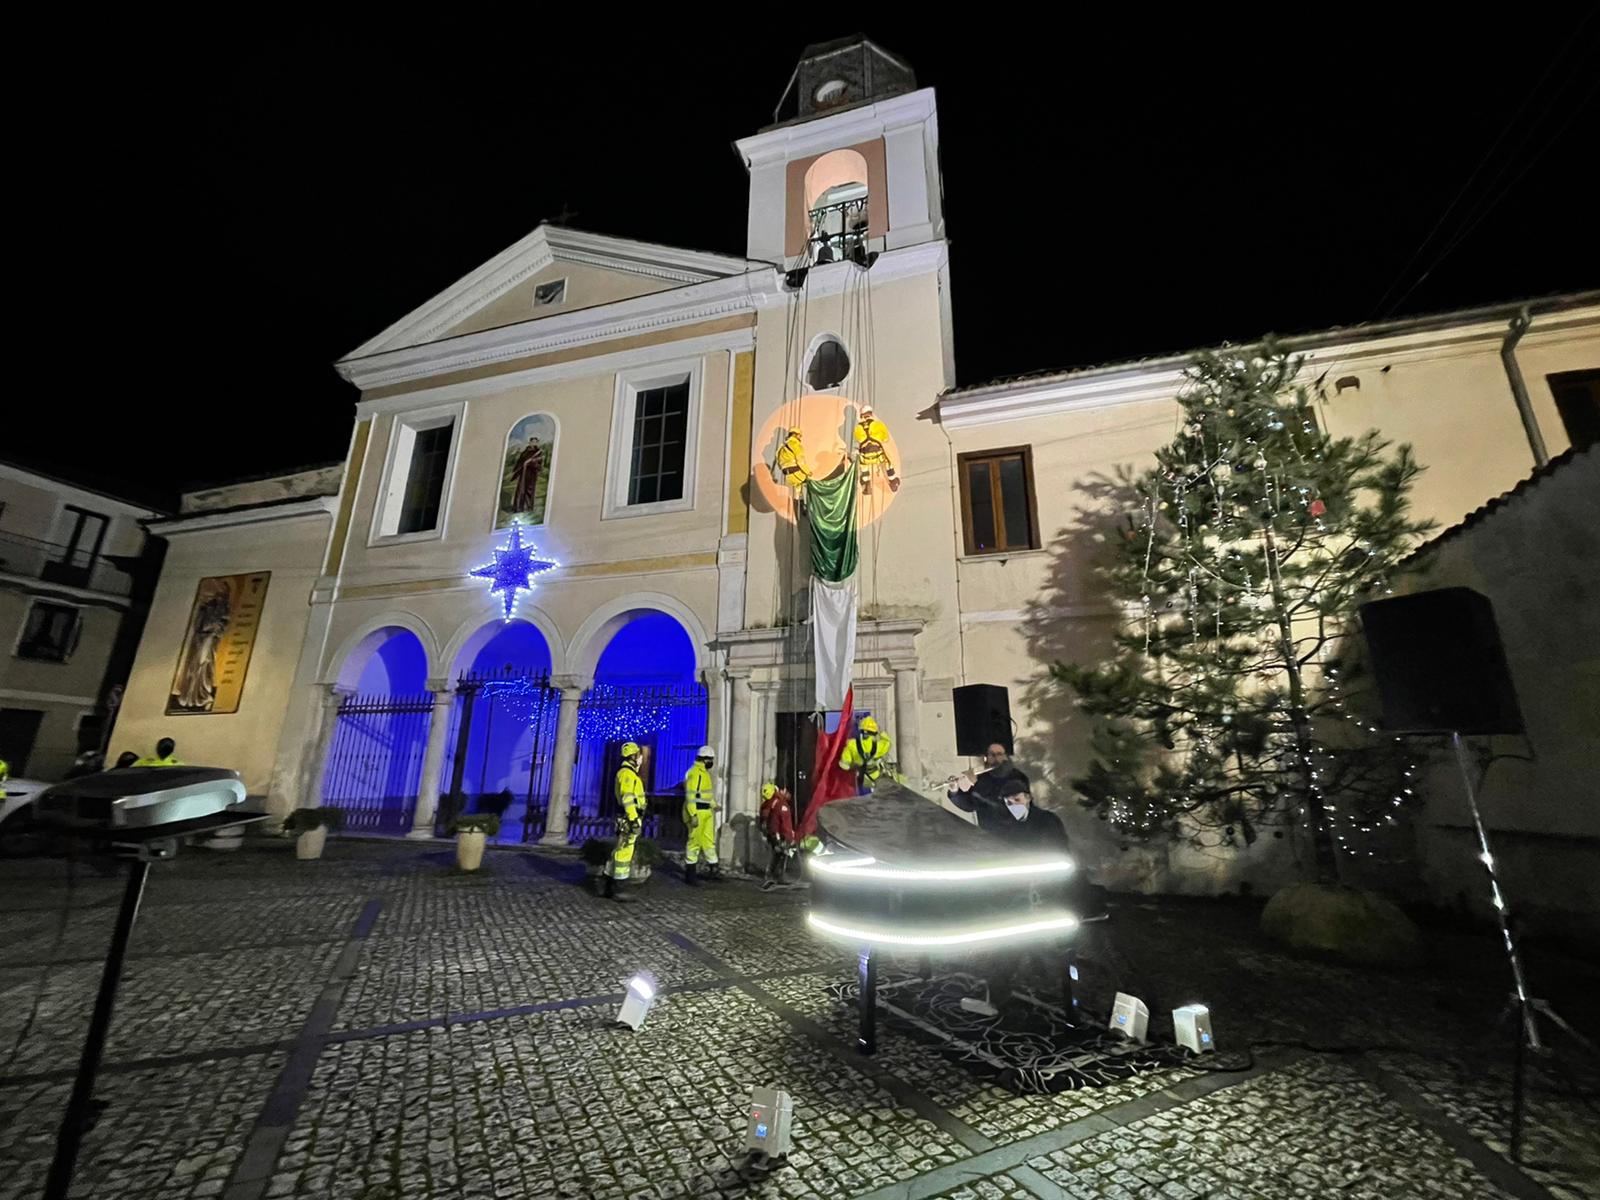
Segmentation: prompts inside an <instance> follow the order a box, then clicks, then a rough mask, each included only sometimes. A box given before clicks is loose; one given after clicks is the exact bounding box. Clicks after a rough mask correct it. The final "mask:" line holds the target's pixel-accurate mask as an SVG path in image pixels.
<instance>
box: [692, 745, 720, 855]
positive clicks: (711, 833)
mask: <svg viewBox="0 0 1600 1200" xmlns="http://www.w3.org/2000/svg"><path fill="white" fill-rule="evenodd" d="M715 755H716V752H715V751H714V750H712V749H711V747H710V746H701V747H700V749H699V751H698V752H697V753H696V754H695V756H694V765H693V766H692V767H690V768H689V773H688V774H687V775H685V776H684V777H683V825H684V828H685V829H687V830H688V831H689V840H688V843H687V844H686V845H685V847H684V851H683V881H684V882H685V883H687V884H691V885H698V884H699V883H700V868H699V865H698V864H699V862H700V857H701V855H704V856H705V860H706V875H707V876H709V877H710V878H712V879H716V878H717V877H718V875H719V873H720V867H719V866H718V864H717V801H716V796H715V793H714V791H713V787H712V782H711V764H712V762H713V760H714V758H715Z"/></svg>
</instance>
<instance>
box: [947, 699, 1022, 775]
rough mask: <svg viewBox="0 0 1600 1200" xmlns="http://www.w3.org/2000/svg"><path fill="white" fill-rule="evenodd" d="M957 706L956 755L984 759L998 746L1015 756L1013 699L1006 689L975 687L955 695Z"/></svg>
mask: <svg viewBox="0 0 1600 1200" xmlns="http://www.w3.org/2000/svg"><path fill="white" fill-rule="evenodd" d="M951 695H952V697H953V698H954V699H955V702H956V753H957V754H969V755H973V756H975V757H979V758H981V757H982V756H983V753H984V751H986V750H987V749H988V748H989V747H990V745H992V744H993V743H995V742H999V743H1000V744H1001V745H1002V746H1004V747H1005V748H1006V753H1007V754H1010V753H1012V746H1011V699H1010V694H1009V693H1008V692H1007V691H1006V689H1005V688H1003V687H997V686H996V685H994V684H992V683H973V684H968V685H967V686H966V687H958V688H956V689H954V691H953V692H952V693H951Z"/></svg>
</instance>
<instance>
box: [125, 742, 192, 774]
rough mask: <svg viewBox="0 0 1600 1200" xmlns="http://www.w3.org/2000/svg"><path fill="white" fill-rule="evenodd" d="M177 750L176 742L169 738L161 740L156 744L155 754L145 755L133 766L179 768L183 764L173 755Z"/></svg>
mask: <svg viewBox="0 0 1600 1200" xmlns="http://www.w3.org/2000/svg"><path fill="white" fill-rule="evenodd" d="M177 748H178V743H177V742H175V741H173V740H172V739H171V738H162V739H161V740H160V741H159V742H157V743H156V752H155V754H153V755H146V756H145V757H144V758H141V759H138V760H137V761H135V762H134V764H133V765H134V766H136V767H181V766H182V765H183V764H182V763H180V762H179V761H178V760H177V758H175V757H174V755H173V751H175V750H177Z"/></svg>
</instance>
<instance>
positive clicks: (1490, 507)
mask: <svg viewBox="0 0 1600 1200" xmlns="http://www.w3.org/2000/svg"><path fill="white" fill-rule="evenodd" d="M1597 453H1600V448H1597V446H1587V447H1583V448H1579V447H1577V446H1574V447H1572V448H1571V449H1569V450H1564V451H1562V452H1561V453H1560V454H1558V455H1556V456H1555V457H1554V458H1552V459H1551V460H1550V461H1549V462H1547V463H1545V464H1544V466H1542V467H1539V468H1538V469H1537V470H1535V471H1534V472H1533V474H1532V475H1529V476H1528V477H1527V478H1526V479H1524V480H1523V481H1522V482H1521V483H1519V484H1517V486H1516V487H1514V488H1512V489H1511V490H1510V491H1509V492H1501V493H1500V494H1499V495H1498V496H1496V497H1494V499H1492V500H1490V501H1488V502H1487V503H1486V504H1484V505H1482V506H1480V507H1478V508H1475V509H1473V510H1472V511H1471V512H1469V513H1468V514H1467V515H1466V516H1464V517H1462V518H1461V520H1459V521H1457V522H1456V523H1455V524H1454V525H1452V526H1450V528H1448V529H1445V530H1441V531H1440V532H1439V533H1436V534H1434V535H1433V537H1431V538H1429V539H1428V540H1427V541H1425V542H1423V543H1422V545H1420V546H1418V547H1417V548H1416V549H1415V550H1413V551H1412V552H1411V553H1410V554H1408V555H1406V557H1405V558H1404V559H1402V560H1401V562H1400V566H1402V567H1404V566H1406V565H1408V564H1410V563H1411V562H1413V561H1415V560H1416V559H1418V558H1421V557H1422V556H1423V555H1425V554H1429V553H1431V552H1432V551H1434V550H1436V549H1438V547H1439V546H1440V544H1441V543H1443V542H1447V541H1449V540H1450V539H1451V538H1453V537H1456V536H1457V535H1458V534H1462V533H1465V532H1466V531H1467V530H1469V529H1471V528H1473V527H1474V526H1476V525H1480V524H1482V523H1483V522H1484V521H1485V520H1487V519H1488V518H1489V517H1491V516H1493V515H1494V514H1495V513H1496V512H1499V511H1500V509H1502V508H1504V507H1505V506H1506V505H1507V504H1508V503H1510V502H1511V501H1512V500H1515V499H1516V498H1517V497H1519V496H1522V495H1524V494H1526V493H1528V492H1530V491H1532V490H1533V489H1534V488H1536V487H1538V486H1539V485H1540V484H1541V483H1543V482H1544V481H1545V480H1546V479H1549V478H1550V476H1552V475H1554V474H1556V473H1557V472H1558V471H1563V470H1565V469H1566V468H1567V467H1568V466H1570V465H1571V464H1572V463H1575V462H1578V461H1580V460H1581V459H1584V458H1586V457H1588V456H1590V455H1593V454H1597Z"/></svg>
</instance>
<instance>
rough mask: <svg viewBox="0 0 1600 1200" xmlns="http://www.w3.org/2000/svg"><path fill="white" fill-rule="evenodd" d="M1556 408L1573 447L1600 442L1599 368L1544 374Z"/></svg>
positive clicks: (1586, 447)
mask: <svg viewBox="0 0 1600 1200" xmlns="http://www.w3.org/2000/svg"><path fill="white" fill-rule="evenodd" d="M1546 382H1548V383H1549V384H1550V392H1551V394H1552V395H1554V396H1555V398H1556V410H1557V411H1558V412H1560V414H1561V423H1562V424H1563V425H1564V426H1566V429H1567V441H1569V442H1571V443H1572V447H1573V449H1574V450H1586V449H1588V448H1589V447H1590V446H1592V445H1594V444H1595V443H1596V442H1600V370H1590V371H1563V372H1561V374H1559V375H1549V376H1546Z"/></svg>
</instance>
